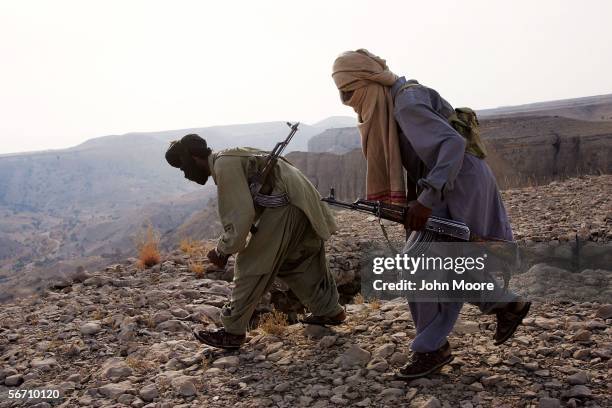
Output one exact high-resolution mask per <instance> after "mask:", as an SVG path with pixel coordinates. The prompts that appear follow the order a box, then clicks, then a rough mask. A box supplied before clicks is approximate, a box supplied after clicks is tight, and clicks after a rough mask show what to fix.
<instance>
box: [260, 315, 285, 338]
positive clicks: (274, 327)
mask: <svg viewBox="0 0 612 408" xmlns="http://www.w3.org/2000/svg"><path fill="white" fill-rule="evenodd" d="M287 325H288V321H287V315H286V314H285V313H283V312H281V311H278V310H273V311H272V312H270V313H266V314H264V315H262V316H261V319H260V321H259V327H260V328H261V329H262V330H263V331H264V332H266V333H268V334H283V332H284V331H285V329H286V328H287Z"/></svg>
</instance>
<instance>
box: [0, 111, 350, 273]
mask: <svg viewBox="0 0 612 408" xmlns="http://www.w3.org/2000/svg"><path fill="white" fill-rule="evenodd" d="M348 119H349V120H350V118H348ZM338 123H346V118H342V117H333V118H328V119H324V120H323V121H321V122H318V125H314V126H311V125H308V124H301V125H300V128H299V131H298V133H297V134H296V136H295V137H294V138H293V140H292V142H291V144H290V145H289V146H288V148H287V151H286V152H287V153H289V152H291V151H298V150H306V149H307V142H308V140H309V139H310V137H312V136H313V135H315V134H317V133H320V132H321V130H322V129H321V128H320V127H318V126H334V124H338ZM288 132H289V128H288V126H287V125H286V123H285V122H282V121H276V122H263V123H251V124H235V125H227V126H211V127H201V128H186V129H177V130H168V131H160V132H136V133H128V134H124V135H110V136H102V137H96V138H92V139H89V140H87V141H85V142H83V143H81V144H79V145H77V146H73V147H70V148H67V149H58V150H47V151H38V152H26V153H18V154H5V155H0V216H1V217H0V245H2V249H1V250H0V269H4V268H8V269H15V270H20V269H21V268H24V267H26V266H27V267H33V265H34V264H36V265H38V266H36V267H41V268H47V270H51V269H52V268H54V267H52V265H55V264H56V263H57V262H58V261H66V260H68V259H70V258H74V259H77V258H79V257H95V256H99V255H103V254H106V255H108V254H113V253H121V252H123V253H125V252H126V251H127V252H130V251H133V249H134V246H133V243H132V242H131V240H130V239H131V235H133V234H134V233H135V232H136V231H137V230H138V229H139V228H140V227H141V226H142V225H143V223H146V222H149V221H150V222H151V223H152V225H153V226H154V227H155V228H156V229H157V230H158V231H160V232H161V233H162V234H166V233H168V234H170V235H171V236H174V235H175V233H171V231H174V229H175V228H177V227H178V226H180V225H181V224H182V223H183V222H184V221H185V220H186V219H188V218H189V217H190V216H192V215H193V214H194V212H197V211H198V210H201V209H202V208H204V207H206V205H207V203H208V200H209V199H210V197H211V195H212V194H213V193H214V186H212V185H210V184H209V185H207V186H206V187H205V188H201V187H199V186H197V185H195V184H194V183H191V182H189V181H187V180H185V179H184V177H183V175H182V174H181V172H180V171H178V170H177V169H174V168H172V167H170V166H169V165H168V164H167V163H166V162H165V160H164V152H165V150H166V148H167V147H168V145H169V142H170V141H171V140H175V139H179V138H180V137H182V136H184V135H185V134H188V133H197V134H200V135H201V136H202V137H204V138H205V139H206V140H207V142H208V144H209V146H210V147H211V148H212V149H213V150H221V149H225V148H229V147H237V146H250V147H256V148H260V149H266V150H267V149H271V148H272V147H273V146H274V145H275V144H276V143H277V142H278V141H280V140H283V139H284V138H285V137H286V136H287V134H288ZM166 235H167V234H166ZM105 262H108V260H106V261H105Z"/></svg>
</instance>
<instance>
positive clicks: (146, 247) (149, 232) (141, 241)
mask: <svg viewBox="0 0 612 408" xmlns="http://www.w3.org/2000/svg"><path fill="white" fill-rule="evenodd" d="M136 247H137V249H138V266H139V267H140V268H150V267H152V266H153V265H157V264H158V263H159V262H160V261H161V254H160V253H159V234H158V233H157V232H156V231H155V230H154V229H153V226H152V225H151V224H149V225H148V226H147V227H146V229H145V230H144V231H142V232H140V233H139V234H138V236H137V237H136Z"/></svg>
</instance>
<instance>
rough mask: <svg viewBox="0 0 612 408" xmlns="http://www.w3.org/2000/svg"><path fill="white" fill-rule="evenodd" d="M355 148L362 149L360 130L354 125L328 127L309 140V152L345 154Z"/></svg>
mask: <svg viewBox="0 0 612 408" xmlns="http://www.w3.org/2000/svg"><path fill="white" fill-rule="evenodd" d="M354 149H361V140H360V136H359V131H358V130H357V128H356V127H354V126H353V127H343V128H335V129H327V130H326V131H325V132H323V133H321V134H318V135H316V136H313V137H311V138H310V140H309V141H308V151H309V152H317V153H335V154H344V153H348V152H350V151H351V150H354Z"/></svg>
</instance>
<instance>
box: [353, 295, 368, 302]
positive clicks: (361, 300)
mask: <svg viewBox="0 0 612 408" xmlns="http://www.w3.org/2000/svg"><path fill="white" fill-rule="evenodd" d="M353 302H354V303H355V304H356V305H363V304H364V303H365V298H364V297H363V295H362V294H361V293H358V294H357V296H355V297H354V298H353Z"/></svg>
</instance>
